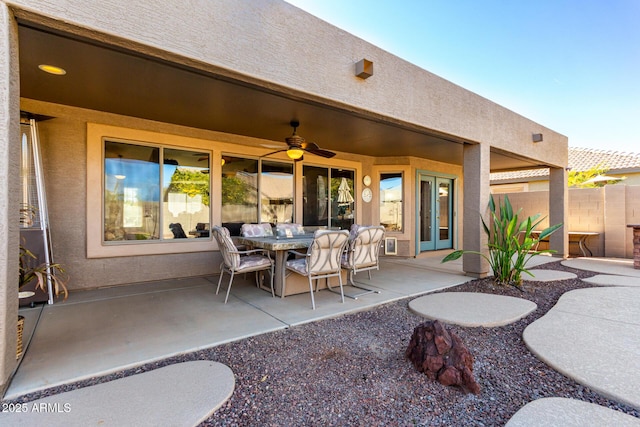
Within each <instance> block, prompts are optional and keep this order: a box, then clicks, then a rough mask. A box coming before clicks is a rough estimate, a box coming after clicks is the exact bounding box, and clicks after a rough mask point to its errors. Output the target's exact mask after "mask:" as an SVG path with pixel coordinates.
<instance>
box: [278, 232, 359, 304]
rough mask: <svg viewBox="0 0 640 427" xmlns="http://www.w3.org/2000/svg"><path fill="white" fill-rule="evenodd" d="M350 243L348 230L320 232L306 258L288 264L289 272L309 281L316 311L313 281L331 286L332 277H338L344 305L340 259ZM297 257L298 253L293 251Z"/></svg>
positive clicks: (312, 301) (317, 233) (315, 236)
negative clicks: (319, 281) (322, 280)
mask: <svg viewBox="0 0 640 427" xmlns="http://www.w3.org/2000/svg"><path fill="white" fill-rule="evenodd" d="M348 241H349V233H348V232H347V231H346V230H342V231H333V230H318V231H316V232H315V233H314V235H313V242H312V243H311V245H310V246H309V249H308V250H307V253H306V255H304V258H297V259H293V260H290V261H287V262H286V268H287V270H290V271H292V272H294V273H297V274H300V275H302V276H306V277H307V279H308V280H309V292H310V293H311V307H312V308H313V309H314V310H315V309H316V303H315V299H314V297H313V284H312V282H313V280H315V281H316V290H317V288H318V280H319V279H326V281H327V287H328V288H329V289H331V287H330V286H329V278H330V277H335V276H337V277H338V280H339V283H340V295H341V297H342V302H343V303H344V291H343V289H342V276H341V268H340V258H341V257H342V253H343V252H344V248H345V246H346V245H347V243H348ZM291 252H292V253H294V254H296V255H300V254H299V253H297V252H294V251H291Z"/></svg>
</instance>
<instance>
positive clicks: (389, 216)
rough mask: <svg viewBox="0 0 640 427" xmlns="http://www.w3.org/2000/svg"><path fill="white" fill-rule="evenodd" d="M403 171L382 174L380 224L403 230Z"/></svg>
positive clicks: (387, 228)
mask: <svg viewBox="0 0 640 427" xmlns="http://www.w3.org/2000/svg"><path fill="white" fill-rule="evenodd" d="M402 216H403V205H402V173H381V174H380V225H382V226H383V227H384V228H385V230H387V231H402V230H403V228H402V222H403V221H402Z"/></svg>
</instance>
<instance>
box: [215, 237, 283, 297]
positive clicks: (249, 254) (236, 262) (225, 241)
mask: <svg viewBox="0 0 640 427" xmlns="http://www.w3.org/2000/svg"><path fill="white" fill-rule="evenodd" d="M213 236H214V237H215V238H216V241H217V242H218V248H219V249H220V253H221V254H222V264H220V278H219V279H218V287H217V288H216V295H218V292H219V291H220V284H221V283H222V276H223V275H224V272H225V271H226V272H228V273H229V274H230V275H231V278H230V279H229V287H228V288H227V296H226V297H225V299H224V303H225V304H226V303H227V300H228V299H229V292H230V291H231V284H232V283H233V276H234V275H235V274H236V273H250V272H254V271H255V273H256V285H257V286H258V287H260V279H259V275H258V273H259V272H260V271H264V270H269V272H270V276H269V277H270V280H271V296H272V297H275V292H274V289H273V276H274V262H273V260H272V259H271V257H270V256H269V252H268V251H265V250H264V249H252V250H249V251H239V250H238V249H237V248H236V246H235V245H234V243H233V240H231V235H230V234H229V230H228V229H227V228H225V227H220V226H217V225H216V226H214V227H213ZM258 254H262V255H258Z"/></svg>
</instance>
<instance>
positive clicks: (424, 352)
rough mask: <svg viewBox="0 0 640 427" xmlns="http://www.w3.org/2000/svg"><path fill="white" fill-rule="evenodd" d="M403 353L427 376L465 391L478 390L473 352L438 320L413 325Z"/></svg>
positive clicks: (478, 391)
mask: <svg viewBox="0 0 640 427" xmlns="http://www.w3.org/2000/svg"><path fill="white" fill-rule="evenodd" d="M405 354H406V356H407V358H408V359H409V360H410V361H411V362H412V363H413V366H415V367H416V369H417V370H418V371H419V372H424V374H425V375H426V376H427V377H429V378H430V379H432V380H438V382H440V383H441V384H443V385H447V386H448V385H451V386H459V387H460V388H462V390H464V391H465V392H471V393H474V394H478V393H480V386H479V385H478V383H477V382H476V380H475V379H474V377H473V356H472V355H471V353H470V352H469V350H468V349H467V347H466V346H465V345H464V344H463V343H462V340H461V339H460V338H459V337H458V336H457V335H456V334H455V333H454V332H450V331H448V330H447V329H446V328H445V327H444V325H443V324H442V323H440V322H439V321H437V320H434V321H429V322H425V323H422V324H420V325H418V326H416V328H415V329H414V330H413V335H412V336H411V341H410V342H409V346H408V347H407V351H406V353H405Z"/></svg>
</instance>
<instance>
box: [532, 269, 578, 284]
mask: <svg viewBox="0 0 640 427" xmlns="http://www.w3.org/2000/svg"><path fill="white" fill-rule="evenodd" d="M529 272H530V273H531V274H533V277H531V276H529V275H528V274H526V273H524V274H523V275H522V279H523V280H531V281H532V282H553V281H556V280H568V279H575V278H577V277H578V276H576V275H575V274H574V273H569V272H568V271H557V270H535V269H534V270H529Z"/></svg>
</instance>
